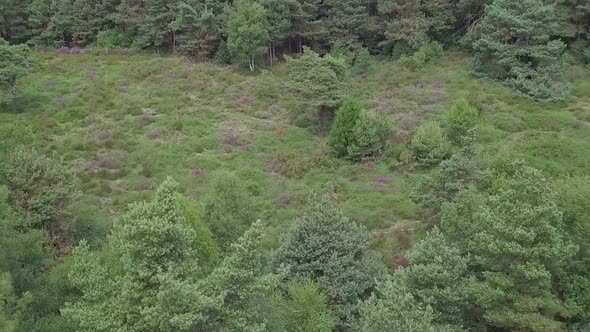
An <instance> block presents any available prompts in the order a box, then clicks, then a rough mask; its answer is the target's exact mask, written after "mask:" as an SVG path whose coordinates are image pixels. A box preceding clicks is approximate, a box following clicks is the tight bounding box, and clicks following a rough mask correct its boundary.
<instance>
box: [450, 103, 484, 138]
mask: <svg viewBox="0 0 590 332" xmlns="http://www.w3.org/2000/svg"><path fill="white" fill-rule="evenodd" d="M478 118H479V112H478V111H477V109H475V107H473V106H471V104H469V103H468V102H467V101H466V100H464V99H463V100H460V101H459V102H458V103H457V104H455V106H454V107H453V109H452V110H451V111H450V112H449V113H448V114H447V122H448V124H449V128H448V132H449V138H450V139H451V140H452V141H453V142H454V143H460V142H461V138H462V137H464V136H465V135H467V132H468V131H469V130H470V129H473V128H475V126H476V125H477V120H478Z"/></svg>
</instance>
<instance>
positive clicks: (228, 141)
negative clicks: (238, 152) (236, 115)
mask: <svg viewBox="0 0 590 332" xmlns="http://www.w3.org/2000/svg"><path fill="white" fill-rule="evenodd" d="M223 144H225V145H229V146H241V145H242V144H241V143H240V138H239V137H238V136H237V135H228V136H225V138H224V139H223Z"/></svg>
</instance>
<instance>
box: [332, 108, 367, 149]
mask: <svg viewBox="0 0 590 332" xmlns="http://www.w3.org/2000/svg"><path fill="white" fill-rule="evenodd" d="M360 114H361V105H360V104H359V103H357V102H356V101H349V102H347V103H345V104H344V105H342V107H340V109H339V110H338V112H337V113H336V119H335V120H334V124H333V125H332V130H331V131H330V140H329V141H328V144H329V145H330V148H331V149H332V153H333V154H334V155H335V156H336V157H344V156H346V155H347V154H348V147H349V146H350V145H351V144H352V142H353V140H354V137H353V135H352V132H353V131H354V127H355V125H356V123H357V121H358V119H359V118H360Z"/></svg>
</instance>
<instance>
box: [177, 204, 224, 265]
mask: <svg viewBox="0 0 590 332" xmlns="http://www.w3.org/2000/svg"><path fill="white" fill-rule="evenodd" d="M176 199H177V200H178V204H179V205H180V208H181V209H182V212H183V214H184V217H185V218H186V221H187V223H188V224H189V225H191V226H192V227H193V229H194V230H195V236H196V241H195V248H196V251H197V253H198V257H197V258H198V260H199V264H200V265H201V269H202V270H203V271H204V273H208V272H210V271H211V270H212V269H213V268H214V267H215V266H217V263H218V262H219V260H220V256H221V253H220V250H219V247H218V245H217V242H215V238H214V236H213V233H212V232H211V230H209V227H207V225H206V224H205V223H204V222H203V221H202V220H201V218H200V215H199V213H198V212H197V211H196V209H195V208H194V207H193V206H191V204H190V202H189V200H188V199H187V198H186V197H185V196H183V195H178V196H177V198H176Z"/></svg>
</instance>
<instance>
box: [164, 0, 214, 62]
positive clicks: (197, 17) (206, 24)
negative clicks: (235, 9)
mask: <svg viewBox="0 0 590 332" xmlns="http://www.w3.org/2000/svg"><path fill="white" fill-rule="evenodd" d="M217 7H219V6H217ZM220 11H221V9H220V8H215V6H212V7H209V6H208V4H207V3H204V4H203V3H199V4H198V5H196V6H193V5H190V4H188V3H186V2H181V3H180V4H179V5H178V14H177V15H176V19H175V20H174V22H173V23H172V27H173V29H174V31H175V32H176V42H177V43H178V47H179V49H180V51H182V52H184V53H188V54H191V55H198V56H202V57H209V56H211V55H213V53H214V51H215V50H216V49H217V47H218V45H219V43H220V41H221V28H222V22H221V16H220Z"/></svg>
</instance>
